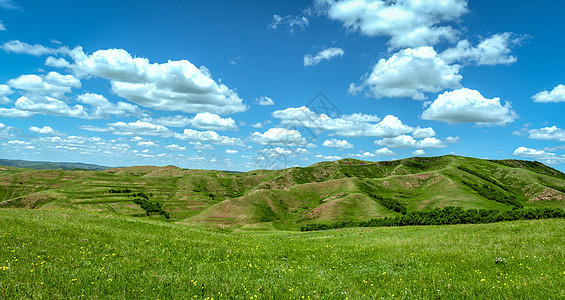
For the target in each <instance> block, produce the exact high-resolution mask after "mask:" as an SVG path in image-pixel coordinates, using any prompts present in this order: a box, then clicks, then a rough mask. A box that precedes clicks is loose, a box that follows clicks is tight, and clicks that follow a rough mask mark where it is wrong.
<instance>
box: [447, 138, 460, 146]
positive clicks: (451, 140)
mask: <svg viewBox="0 0 565 300" xmlns="http://www.w3.org/2000/svg"><path fill="white" fill-rule="evenodd" d="M445 141H446V142H447V143H450V144H454V143H458V142H459V136H455V137H453V136H448V137H446V138H445Z"/></svg>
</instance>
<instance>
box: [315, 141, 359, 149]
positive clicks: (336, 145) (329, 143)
mask: <svg viewBox="0 0 565 300" xmlns="http://www.w3.org/2000/svg"><path fill="white" fill-rule="evenodd" d="M322 146H325V147H330V148H342V149H348V148H353V145H352V144H351V143H349V142H348V141H346V140H338V139H331V140H325V141H324V143H323V144H322Z"/></svg>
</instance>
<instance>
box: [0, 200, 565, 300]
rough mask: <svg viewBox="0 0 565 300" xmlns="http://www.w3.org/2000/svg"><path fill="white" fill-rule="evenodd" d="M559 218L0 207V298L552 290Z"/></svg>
mask: <svg viewBox="0 0 565 300" xmlns="http://www.w3.org/2000/svg"><path fill="white" fill-rule="evenodd" d="M564 233H565V220H563V219H548V220H532V221H515V222H502V223H495V224H483V225H450V226H418V227H396V228H347V229H341V230H332V231H321V232H308V233H299V232H272V231H271V232H265V233H259V232H258V233H245V234H243V233H221V232H212V231H205V230H201V229H194V228H190V227H188V226H182V225H177V224H173V223H163V222H157V221H151V220H143V219H136V218H132V217H126V216H119V215H114V214H106V213H95V212H86V211H76V210H26V209H0V298H36V299H41V298H43V299H76V298H86V299H95V298H101V297H104V298H118V299H136V298H151V299H187V298H197V299H205V298H209V299H211V298H213V299H299V298H300V299H301V298H305V299H308V298H310V299H367V298H374V299H380V298H385V299H387V298H406V299H408V298H409V299H455V298H458V299H471V298H473V299H485V298H486V299H562V298H565V234H564Z"/></svg>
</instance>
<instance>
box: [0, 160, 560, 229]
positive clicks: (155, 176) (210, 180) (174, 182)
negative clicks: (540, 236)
mask: <svg viewBox="0 0 565 300" xmlns="http://www.w3.org/2000/svg"><path fill="white" fill-rule="evenodd" d="M135 199H137V200H135ZM136 201H137V202H136ZM446 206H457V207H462V208H465V209H469V208H476V209H498V210H510V209H513V208H520V207H525V208H528V207H530V208H537V207H558V208H563V209H565V174H563V173H561V172H559V171H557V170H555V169H553V168H550V167H548V166H545V165H543V164H541V163H539V162H531V161H521V160H500V161H496V160H481V159H476V158H469V157H459V156H452V155H448V156H441V157H429V158H423V157H416V158H408V159H402V160H395V161H383V162H368V161H361V160H355V159H343V160H338V161H333V162H321V163H317V164H314V165H312V166H309V167H305V168H296V167H295V168H289V169H283V170H276V171H269V170H256V171H250V172H245V173H228V172H223V171H206V170H188V169H180V168H177V167H174V166H166V167H154V166H138V167H126V168H114V169H107V170H103V171H87V170H72V171H69V170H26V169H17V168H10V167H3V168H0V207H22V208H24V207H25V208H42V209H52V208H77V209H82V210H88V211H109V212H113V213H118V214H123V215H131V216H138V217H145V218H151V219H160V220H167V221H169V222H177V223H181V224H191V225H197V226H202V227H213V228H224V229H230V230H233V229H242V230H254V229H261V230H263V229H290V230H295V229H298V228H300V226H303V225H305V224H309V223H332V222H339V221H348V220H369V219H372V218H379V217H394V216H398V215H400V214H402V213H404V212H407V211H408V212H409V211H413V210H424V209H430V208H443V207H446ZM167 217H169V218H170V219H167Z"/></svg>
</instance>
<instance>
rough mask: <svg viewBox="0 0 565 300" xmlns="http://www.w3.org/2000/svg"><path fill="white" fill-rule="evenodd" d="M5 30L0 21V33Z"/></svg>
mask: <svg viewBox="0 0 565 300" xmlns="http://www.w3.org/2000/svg"><path fill="white" fill-rule="evenodd" d="M5 30H6V27H5V26H4V24H3V23H2V20H0V31H5Z"/></svg>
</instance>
